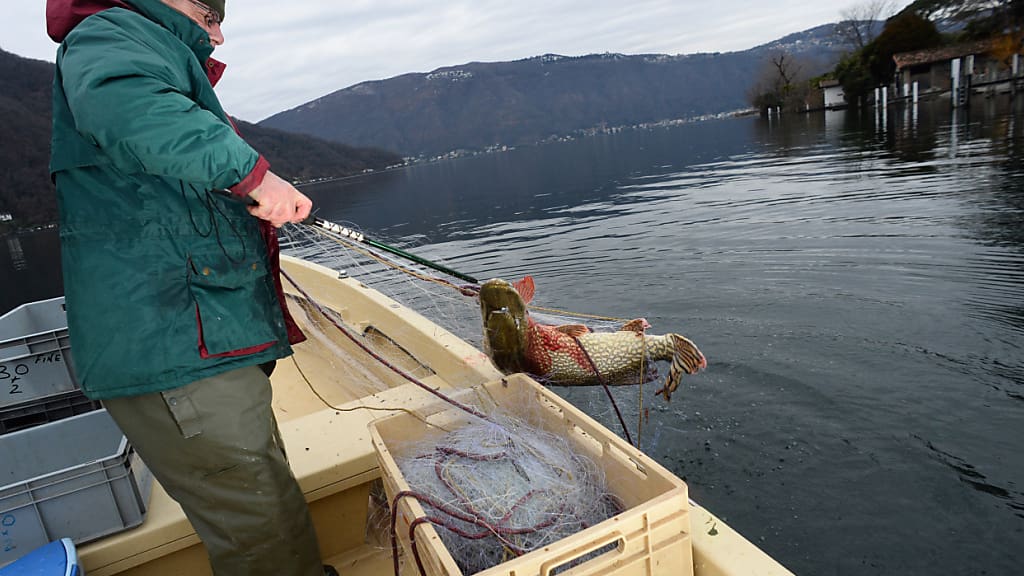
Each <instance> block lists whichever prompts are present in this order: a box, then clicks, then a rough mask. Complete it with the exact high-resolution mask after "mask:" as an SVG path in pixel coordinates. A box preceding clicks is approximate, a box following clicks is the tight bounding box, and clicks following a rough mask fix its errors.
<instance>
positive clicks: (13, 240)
mask: <svg viewBox="0 0 1024 576" xmlns="http://www.w3.org/2000/svg"><path fill="white" fill-rule="evenodd" d="M7 252H8V253H9V254H10V256H11V267H13V268H14V269H15V270H19V271H20V270H24V269H25V268H27V267H28V264H27V263H26V262H25V250H24V249H23V248H22V247H21V239H20V238H18V237H17V236H8V237H7Z"/></svg>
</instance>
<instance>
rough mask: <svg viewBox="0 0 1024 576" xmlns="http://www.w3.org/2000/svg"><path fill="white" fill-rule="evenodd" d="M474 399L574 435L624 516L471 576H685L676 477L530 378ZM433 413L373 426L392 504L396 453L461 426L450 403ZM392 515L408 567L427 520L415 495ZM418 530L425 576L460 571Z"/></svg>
mask: <svg viewBox="0 0 1024 576" xmlns="http://www.w3.org/2000/svg"><path fill="white" fill-rule="evenodd" d="M472 394H473V397H474V398H484V399H488V400H490V399H493V401H494V402H495V403H496V404H498V405H501V406H502V408H503V409H506V410H509V411H511V412H513V413H515V414H516V415H517V416H519V417H521V418H523V419H525V420H527V421H528V422H529V423H530V424H531V425H534V426H540V427H542V428H544V429H546V430H548V431H550V432H554V433H558V434H564V435H567V436H569V437H570V438H572V441H573V444H574V445H575V447H576V448H577V449H578V450H580V451H581V452H585V453H587V454H589V455H590V456H591V457H592V458H593V459H594V461H595V462H597V463H598V464H599V465H600V466H601V467H602V468H603V470H604V472H605V476H606V478H605V480H606V482H607V486H608V489H609V490H610V491H611V492H612V493H613V494H614V495H615V496H616V497H617V498H618V499H619V500H620V501H621V503H622V504H623V505H624V511H623V512H621V513H619V514H618V515H616V516H614V517H612V518H610V519H608V520H605V521H604V522H601V523H599V524H597V525H595V526H591V527H590V528H587V529H585V530H582V531H580V532H578V533H576V534H574V535H573V536H570V537H567V538H563V539H561V540H558V541H557V542H555V543H553V544H551V545H549V546H547V547H545V548H542V549H539V550H534V551H533V552H530V553H528V554H524V555H523V556H520V557H518V558H514V559H512V560H508V561H506V562H503V563H501V564H499V565H497V566H494V567H492V568H489V569H487V570H484V571H482V572H478V573H477V574H478V575H479V576H497V575H507V576H512V575H514V576H529V575H537V576H549V575H552V574H559V575H563V576H569V575H571V576H583V575H597V574H600V575H618V576H625V575H629V576H633V575H643V576H655V575H659V576H660V575H664V574H672V575H673V576H692V574H693V550H692V540H691V536H690V534H691V532H690V504H689V497H688V494H687V487H686V484H685V483H684V482H683V481H682V480H681V479H679V478H678V477H676V476H675V475H674V474H672V473H671V472H669V471H668V470H666V469H665V468H663V467H662V466H660V465H659V464H657V463H656V462H654V461H653V460H651V459H650V458H649V457H648V456H646V455H645V454H643V453H642V452H640V451H639V450H637V449H635V448H633V447H632V446H630V445H629V444H627V443H626V442H625V441H623V440H622V439H620V438H619V437H617V436H615V435H614V434H613V433H611V432H610V431H609V430H608V429H606V428H604V427H603V426H601V424H599V423H597V422H596V421H594V420H593V419H592V418H590V417H589V416H587V415H586V414H584V413H582V412H580V411H579V410H578V409H576V408H575V407H573V406H572V405H571V404H569V403H568V402H566V401H564V400H562V399H561V398H559V397H558V396H557V395H555V394H553V393H552V392H550V391H548V390H547V389H545V388H544V387H542V386H541V385H540V384H538V383H537V382H535V381H533V380H532V379H530V378H529V377H527V376H524V375H521V374H515V375H512V376H509V377H507V378H505V379H503V380H499V381H495V382H490V383H487V384H485V385H483V386H482V388H481V389H474V392H473V393H472ZM460 398H463V399H465V398H466V396H460ZM439 409H440V410H441V411H439V412H437V413H434V414H432V415H431V416H429V417H428V418H426V419H425V420H426V422H429V424H428V423H426V422H424V421H423V420H421V419H420V418H419V417H417V416H415V415H412V414H409V413H403V414H398V415H395V416H390V417H387V418H382V419H379V420H376V421H374V422H371V423H370V425H369V428H370V435H371V438H372V440H373V445H374V449H375V451H376V453H377V459H378V462H379V463H380V467H381V471H382V475H383V478H384V489H385V491H386V492H387V495H388V501H389V502H391V503H394V498H395V495H396V494H397V493H399V492H401V491H405V490H409V485H408V484H407V482H406V481H405V479H404V478H403V477H402V473H401V471H400V470H399V468H398V465H397V464H396V462H395V455H401V454H402V452H401V451H402V450H403V448H405V447H408V446H410V445H411V441H412V440H414V439H422V438H430V437H439V436H441V435H442V434H444V433H445V432H444V431H443V430H442V429H440V428H439V427H440V426H443V427H444V428H445V429H447V430H452V429H454V428H457V427H459V426H460V425H464V424H465V423H466V421H467V416H466V415H465V413H464V412H462V411H460V410H458V409H455V408H451V407H450V406H447V405H443V406H439ZM428 413H429V411H428ZM397 515H398V516H397V517H398V522H397V528H396V533H397V535H398V537H399V540H400V542H401V545H402V549H403V551H404V552H405V555H406V562H407V565H408V563H411V562H412V558H413V554H412V545H411V543H410V542H409V525H410V523H411V522H412V521H413V520H414V519H416V518H420V517H423V516H425V514H424V510H423V508H422V506H420V504H419V502H417V501H416V500H415V499H413V498H402V499H400V500H398V504H397ZM416 530H417V532H416V534H417V535H416V548H417V550H418V552H419V557H420V559H421V561H422V563H423V568H424V571H425V573H426V574H429V575H432V576H456V575H461V574H462V571H461V570H460V568H459V566H458V565H457V564H456V562H455V560H454V559H453V558H452V556H451V554H449V553H448V550H447V549H446V547H445V545H444V542H443V541H442V540H441V537H440V536H439V535H438V532H437V530H435V528H434V527H433V526H432V525H430V524H429V523H423V524H420V525H419V526H417V528H416ZM413 570H414V571H415V570H416V567H415V566H414V567H413Z"/></svg>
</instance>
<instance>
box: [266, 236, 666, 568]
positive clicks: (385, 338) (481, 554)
mask: <svg viewBox="0 0 1024 576" xmlns="http://www.w3.org/2000/svg"><path fill="white" fill-rule="evenodd" d="M352 228H354V227H352ZM354 232H356V233H358V230H355V231H354ZM377 238H378V239H379V240H380V241H381V242H388V244H389V245H391V246H393V247H397V248H401V249H402V250H408V251H410V252H415V253H416V254H418V255H420V256H425V257H428V258H431V261H433V262H438V263H441V264H443V263H444V261H443V259H442V258H440V257H437V256H434V255H432V254H431V253H430V250H429V246H427V245H426V243H425V239H423V238H411V239H410V238H405V239H400V240H390V239H382V238H380V237H379V236H378V237H377ZM281 245H282V251H283V252H284V253H286V254H289V255H291V256H295V257H298V258H301V259H304V260H306V261H310V262H313V263H316V264H320V265H322V266H325V267H327V268H330V269H333V270H337V271H339V272H342V273H343V274H344V275H347V276H349V277H352V278H355V279H358V281H359V282H360V283H362V284H365V285H367V286H369V287H370V288H373V289H375V290H377V291H378V292H380V293H382V294H384V295H385V296H388V297H389V298H391V299H392V300H394V301H396V302H398V303H400V304H402V305H404V306H406V307H407V308H410V309H412V310H413V311H415V312H417V313H419V314H421V315H423V316H424V317H426V318H427V319H429V320H431V321H432V322H433V323H435V324H437V325H439V326H441V327H443V328H444V329H446V330H447V331H448V332H451V333H452V334H454V335H456V336H458V337H459V338H461V339H462V340H464V341H466V342H469V343H470V344H472V345H474V346H475V347H476V348H478V349H483V342H482V321H481V314H480V305H479V302H478V300H477V298H476V297H475V294H476V292H475V290H476V289H478V286H475V285H472V284H470V283H467V282H463V281H460V280H457V279H453V278H452V277H451V276H449V275H445V274H442V273H438V272H437V271H436V270H432V269H431V268H430V267H427V266H423V265H421V264H416V263H411V262H409V261H408V260H407V259H404V258H399V257H397V256H394V255H391V254H388V253H385V252H382V251H379V250H373V249H371V248H368V247H366V246H364V245H362V244H360V243H359V242H358V241H356V240H351V239H350V238H348V237H345V236H342V235H338V234H332V233H329V232H324V231H322V230H319V229H317V228H314V227H310V226H294V225H292V226H287V227H285V228H283V229H282V230H281ZM481 280H483V279H481ZM291 308H292V309H293V311H295V310H297V311H298V313H299V314H301V315H303V319H302V320H303V324H304V326H305V331H306V332H307V335H308V336H310V338H311V339H315V340H320V341H324V342H325V346H326V349H327V350H328V353H327V354H326V355H327V356H329V358H326V359H323V358H318V359H306V360H300V362H314V361H317V362H329V363H331V367H332V369H334V370H352V371H358V372H357V373H358V375H359V376H358V378H356V380H358V381H359V382H360V383H361V384H360V386H362V389H360V390H358V391H357V392H356V393H357V394H358V395H366V394H372V393H375V392H379V391H383V390H385V389H387V388H389V387H392V386H394V385H395V384H396V382H395V380H396V379H395V377H394V374H389V373H386V372H387V371H384V373H382V372H378V371H377V370H376V368H374V367H372V363H370V364H371V366H370V367H367V363H366V362H365V358H363V357H362V356H361V352H359V351H356V350H353V349H351V346H350V345H349V344H348V343H346V342H344V340H343V339H340V338H339V337H338V336H337V329H336V326H337V324H338V323H339V321H340V319H339V318H337V317H335V316H336V314H335V313H334V312H333V311H331V310H329V309H328V310H324V309H321V308H318V307H316V306H315V305H311V304H310V303H309V302H304V301H302V300H301V299H296V301H295V302H293V305H292V306H291ZM531 315H532V317H533V318H534V319H535V320H537V321H539V322H541V323H547V324H555V325H559V324H578V323H583V322H585V323H586V325H587V326H588V327H589V328H590V329H591V330H593V331H595V332H600V331H615V330H618V328H619V327H620V326H621V324H622V321H621V320H619V319H611V318H594V317H581V316H575V315H571V314H569V313H565V312H562V311H560V310H555V309H546V308H542V307H541V306H539V305H531ZM359 336H360V339H361V340H362V344H363V345H365V346H367V347H368V348H369V349H371V350H373V351H374V353H378V354H381V355H382V356H383V357H387V358H389V359H391V360H395V361H397V362H399V363H401V361H402V359H403V358H404V359H405V361H406V364H405V365H403V369H405V370H406V371H407V372H409V373H410V374H412V375H413V376H414V377H416V378H420V379H422V378H426V377H429V376H430V374H431V371H430V369H429V367H426V366H422V365H420V364H418V362H416V361H415V359H411V358H410V357H408V356H403V354H402V353H401V351H400V350H396V348H397V346H396V344H395V342H394V340H395V339H397V337H398V336H400V335H395V334H391V335H380V336H379V337H377V338H374V335H373V334H372V333H371V332H368V331H364V332H363V333H361V334H360V335H359ZM296 356H299V354H298V352H297V354H296ZM396 359H397V360H396ZM653 364H654V363H653V362H650V363H648V366H653ZM650 377H651V374H650V373H648V374H646V375H641V374H638V375H637V383H639V382H641V381H642V380H646V379H648V378H650ZM328 400H329V399H327V400H325V401H328ZM524 403H528V401H525V400H524ZM517 404H518V403H517ZM517 408H518V409H519V410H520V412H511V411H508V410H505V409H503V408H501V407H498V408H494V407H493V406H492V407H491V409H490V410H489V411H488V412H487V415H486V416H479V417H478V416H474V417H471V418H470V422H469V423H468V424H467V425H465V426H463V427H460V428H458V429H455V430H450V431H448V432H447V433H446V434H445V435H443V436H440V437H438V436H433V435H432V436H430V437H427V438H423V439H422V440H421V441H420V442H419V443H417V444H414V445H410V446H406V447H404V448H403V449H402V450H401V451H400V453H401V454H404V456H403V458H402V459H401V461H400V462H399V463H398V465H399V468H400V469H401V471H402V473H403V475H404V477H405V479H406V480H407V482H408V483H409V484H410V486H412V487H413V490H414V491H415V492H416V494H417V495H418V499H419V500H420V502H421V504H422V505H423V506H424V507H425V509H427V510H428V517H429V521H430V522H431V523H433V524H435V525H436V527H437V530H438V532H439V534H440V535H441V537H442V539H443V540H444V542H445V545H446V547H447V549H448V551H449V552H450V553H451V554H452V556H453V557H454V558H455V559H456V562H457V563H458V564H459V566H460V568H461V569H462V571H463V573H465V574H472V573H475V572H478V571H480V570H484V569H486V568H488V567H491V566H494V565H496V564H499V563H501V562H503V561H505V560H507V559H509V558H511V557H513V556H518V555H520V554H523V553H525V552H528V551H530V550H534V549H536V548H538V547H543V546H545V545H548V544H550V543H552V542H554V541H556V540H559V539H561V538H563V537H566V536H569V535H572V534H575V533H577V532H579V531H580V530H582V529H585V528H586V527H588V526H592V525H594V524H597V523H599V522H601V521H602V520H604V519H607V518H609V517H611V516H612V515H614V514H616V513H617V512H618V511H620V508H621V507H620V505H619V504H618V503H617V501H616V499H615V498H614V497H613V496H611V495H610V494H609V493H608V491H607V489H606V487H605V482H604V477H603V473H602V470H601V468H600V467H599V466H597V465H596V464H595V463H594V462H593V461H592V460H590V459H589V458H588V457H587V456H586V454H585V453H583V452H581V451H580V450H577V449H574V447H573V446H572V445H571V443H570V442H569V441H568V440H567V439H566V438H565V437H564V435H559V434H553V433H551V432H550V431H547V430H545V429H544V428H543V427H541V426H537V425H536V421H535V420H533V421H532V420H531V419H530V418H529V417H524V416H523V414H522V413H521V410H522V409H523V406H517ZM620 419H621V418H620ZM627 435H628V432H627ZM393 452H394V451H393Z"/></svg>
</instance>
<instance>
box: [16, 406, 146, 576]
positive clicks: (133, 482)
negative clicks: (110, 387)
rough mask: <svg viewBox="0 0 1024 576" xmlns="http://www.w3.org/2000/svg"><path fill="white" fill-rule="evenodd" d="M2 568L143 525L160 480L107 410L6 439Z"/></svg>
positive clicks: (40, 427)
mask: <svg viewBox="0 0 1024 576" xmlns="http://www.w3.org/2000/svg"><path fill="white" fill-rule="evenodd" d="M0 462H3V463H4V466H3V468H0V566H2V565H4V564H7V563H9V562H11V561H13V560H15V559H16V558H18V557H19V556H21V555H23V554H25V553H26V552H28V551H30V550H33V549H35V548H38V547H40V546H43V545H44V544H46V543H47V542H50V541H53V540H58V539H60V538H70V539H71V540H72V541H74V542H75V543H76V544H82V543H84V542H88V541H90V540H94V539H96V538H100V537H103V536H106V535H108V534H113V533H115V532H120V531H122V530H125V529H127V528H131V527H133V526H137V525H139V524H141V523H142V521H143V519H144V517H145V512H146V503H147V501H148V499H149V492H150V489H151V487H152V476H151V474H150V473H149V470H148V469H147V468H146V467H145V465H144V464H143V463H142V460H141V459H139V458H138V456H136V455H135V452H134V450H132V449H131V446H130V445H129V444H128V441H127V439H126V438H125V437H124V434H123V433H122V432H121V430H120V428H118V427H117V424H115V423H114V420H113V419H112V418H111V417H110V415H109V414H107V411H106V410H96V411H94V412H89V413H88V414H82V415H79V416H72V417H71V418H66V419H64V420H60V421H57V422H51V423H49V424H43V425H41V426H35V427H33V428H29V429H27V430H21V431H19V432H13V433H11V434H6V435H4V436H0Z"/></svg>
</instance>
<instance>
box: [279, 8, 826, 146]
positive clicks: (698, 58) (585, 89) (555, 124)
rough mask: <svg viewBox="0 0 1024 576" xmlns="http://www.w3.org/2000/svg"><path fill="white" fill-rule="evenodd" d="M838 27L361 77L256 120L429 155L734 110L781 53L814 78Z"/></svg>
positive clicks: (744, 103) (745, 104) (823, 65)
mask: <svg viewBox="0 0 1024 576" xmlns="http://www.w3.org/2000/svg"><path fill="white" fill-rule="evenodd" d="M833 30H834V25H832V24H829V25H824V26H819V27H817V28H813V29H810V30H807V31H805V32H801V33H798V34H792V35H789V36H786V37H784V38H781V39H779V40H777V41H775V42H771V43H769V44H764V45H762V46H758V47H756V48H752V49H750V50H746V51H742V52H729V53H714V54H692V55H678V56H670V55H664V54H641V55H623V54H593V55H588V56H579V57H567V56H559V55H556V54H547V55H543V56H537V57H533V58H527V59H525V60H518V61H514V62H492V63H482V62H471V63H468V64H464V65H461V66H452V67H446V68H439V69H437V70H434V71H433V72H430V73H426V74H423V73H416V74H404V75H402V76H397V77H394V78H390V79H387V80H380V81H371V82H363V83H360V84H357V85H355V86H351V87H349V88H345V89H343V90H338V91H336V92H333V93H331V94H329V95H327V96H323V97H321V98H318V99H317V100H314V101H312V102H309V103H307V104H304V105H301V106H298V107H296V108H294V109H291V110H288V111H285V112H281V113H279V114H275V115H273V116H271V117H269V118H267V119H265V120H263V121H262V122H260V123H259V124H260V125H261V126H266V127H271V128H278V129H281V130H288V131H292V132H301V133H305V134H310V135H313V136H318V137H320V138H324V139H325V140H333V141H343V142H349V143H354V144H359V145H365V146H379V147H383V148H387V149H391V150H397V151H399V152H401V153H402V154H404V155H406V156H432V155H437V154H443V153H445V152H448V151H452V150H457V149H485V148H487V147H490V146H495V145H521V144H529V143H535V142H538V141H541V140H544V139H546V138H549V137H551V136H561V135H567V134H572V133H574V132H576V131H579V130H587V129H591V128H595V127H601V126H622V125H636V124H642V123H649V122H658V121H663V120H673V119H685V118H693V117H697V116H702V115H707V114H717V113H723V112H730V111H735V110H738V109H742V108H747V107H748V106H749V104H748V102H747V92H748V90H749V88H750V86H751V85H752V84H753V83H754V82H755V81H756V80H757V78H758V77H759V76H760V75H761V74H762V71H763V69H764V67H765V66H766V62H767V59H768V57H769V56H770V55H772V54H775V53H777V52H779V51H785V52H786V53H788V54H790V55H791V56H793V57H795V58H798V59H801V60H802V61H804V62H805V63H806V66H807V68H808V71H813V72H814V74H817V73H821V72H824V71H825V70H827V69H830V68H831V66H832V65H833V64H834V63H835V61H836V60H837V58H838V55H839V53H840V51H841V47H840V46H839V45H838V44H837V40H836V39H835V34H834V32H833Z"/></svg>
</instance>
